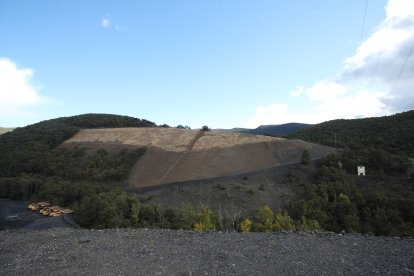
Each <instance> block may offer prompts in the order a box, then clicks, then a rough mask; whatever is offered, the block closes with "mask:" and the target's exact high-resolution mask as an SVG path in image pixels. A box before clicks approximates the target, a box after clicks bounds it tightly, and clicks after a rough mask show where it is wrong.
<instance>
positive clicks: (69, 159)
mask: <svg viewBox="0 0 414 276" xmlns="http://www.w3.org/2000/svg"><path fill="white" fill-rule="evenodd" d="M413 117H414V113H412V112H407V113H402V114H397V115H395V116H390V117H384V118H376V119H363V120H347V121H343V120H339V121H333V122H327V123H324V124H321V125H316V126H314V127H312V128H309V129H307V130H303V131H300V132H299V133H298V134H296V135H295V137H302V138H304V139H305V140H311V141H312V139H313V138H315V137H316V136H315V137H314V136H312V135H313V134H315V133H317V132H318V131H319V133H324V132H322V131H321V129H326V125H328V126H329V127H330V129H331V130H334V132H335V133H337V136H338V145H341V146H343V147H344V148H345V151H344V152H343V154H342V155H340V156H328V157H326V158H325V159H323V160H321V161H320V164H319V166H318V168H316V169H312V170H317V171H316V177H315V179H313V181H311V183H310V184H309V185H304V186H303V187H302V190H300V191H297V193H296V194H297V197H296V198H293V199H292V201H291V203H290V204H289V206H287V207H286V209H285V210H272V209H271V208H269V207H268V206H263V207H262V208H260V209H259V210H256V215H254V216H246V215H243V214H239V215H236V216H235V215H234V214H229V213H226V212H223V213H222V212H214V211H213V210H212V209H210V208H208V207H207V206H201V207H200V206H197V208H195V206H187V207H184V208H181V209H174V208H169V207H160V206H154V205H148V204H145V203H143V200H141V199H140V198H139V196H136V195H133V194H128V193H126V192H125V191H124V190H123V189H122V187H123V184H124V181H125V179H126V177H127V175H128V172H129V171H130V169H131V167H132V165H133V164H134V163H135V161H136V160H137V158H139V157H140V156H141V155H142V154H144V152H145V148H138V149H124V150H120V151H118V152H115V153H114V152H111V153H109V152H107V151H105V150H104V149H95V150H93V151H91V150H90V149H85V148H81V147H79V146H78V147H76V146H74V147H60V145H61V143H62V142H63V141H65V140H66V139H68V138H69V137H71V136H72V135H74V134H75V133H76V132H77V131H78V130H79V129H81V128H93V127H97V128H102V127H148V126H156V125H155V124H154V123H151V122H149V121H146V120H139V119H135V118H131V117H124V116H116V115H96V114H87V115H81V116H75V117H68V118H59V119H55V120H49V121H45V122H41V123H38V124H34V125H31V126H28V127H25V128H19V129H16V130H15V131H13V132H11V133H6V134H4V135H1V136H0V153H1V154H0V197H3V198H11V199H19V200H32V201H36V200H48V201H51V202H52V203H53V204H58V205H61V206H68V207H70V208H72V209H74V210H75V213H74V219H75V221H76V222H77V223H79V224H80V225H81V226H83V227H89V228H108V227H160V228H172V229H193V230H197V231H210V230H225V231H227V230H232V231H240V232H250V231H265V232H273V231H280V230H288V231H295V230H316V231H319V230H329V231H337V232H338V231H343V230H345V231H347V232H361V233H367V234H373V235H391V236H397V235H399V236H414V182H413V179H412V178H411V179H410V178H407V171H408V169H409V168H410V166H411V162H410V160H409V159H408V158H407V156H410V157H412V156H413V155H412V154H411V153H412V152H413V148H412V146H413V143H412V142H413V140H412V139H413V135H414V130H413V129H412V125H413V124H410V123H409V122H411V123H413V122H412V120H413V119H412V118H413ZM396 118H397V119H396ZM377 120H378V121H379V123H378V121H377ZM390 120H391V121H392V122H391V123H390ZM410 120H411V121H410ZM343 123H345V124H346V125H345V126H344V125H342V127H341V126H340V125H341V124H343ZM353 123H355V124H356V125H357V127H353V126H352V125H353ZM379 125H382V127H381V128H380V129H381V131H378V127H379ZM395 125H398V126H397V129H398V130H399V131H398V133H396V134H395V136H390V137H394V138H393V139H394V140H392V139H391V140H389V141H388V140H387V141H386V140H385V137H386V136H387V135H390V133H391V132H392V131H391V130H390V129H389V128H393V129H394V128H395ZM403 126H407V128H408V129H410V128H411V130H412V131H411V132H409V131H408V132H407V131H406V130H405V129H404V128H403ZM314 128H316V129H317V131H315V130H313V129H314ZM342 128H345V129H344V130H343V132H341V131H340V130H341V129H342ZM400 128H403V129H400ZM329 133H331V132H329ZM374 133H377V134H378V137H379V138H381V137H382V139H383V143H381V144H377V145H375V143H373V142H371V141H370V139H371V138H372V137H374V136H375V135H374ZM345 134H346V135H349V137H351V138H349V139H347V140H346V141H347V143H346V144H345V143H344V142H343V141H344V140H340V139H339V137H348V136H346V135H345ZM321 137H322V138H323V137H325V136H319V138H321ZM329 137H330V136H328V135H327V136H326V137H325V138H326V139H327V140H323V139H322V140H319V141H315V142H321V143H323V144H330V143H331V142H332V141H331V140H329V139H330V138H329ZM370 137H371V138H370ZM342 139H343V138H342ZM398 139H401V141H399V140H398ZM397 145H398V146H397ZM404 153H407V154H404ZM308 155H309V154H307V155H306V154H304V155H303V156H302V159H303V160H302V161H303V166H309V167H310V168H311V167H312V165H310V164H309V160H310V159H311V158H312V157H311V156H308ZM305 161H306V162H305ZM361 163H363V164H364V165H366V167H367V173H368V177H367V178H366V181H362V182H361V178H357V177H356V176H354V174H355V168H356V165H357V164H361ZM391 176H392V177H391ZM294 179H295V178H294V176H292V181H294Z"/></svg>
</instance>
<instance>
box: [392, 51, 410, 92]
mask: <svg viewBox="0 0 414 276" xmlns="http://www.w3.org/2000/svg"><path fill="white" fill-rule="evenodd" d="M413 50H414V44H413V46H412V47H411V49H410V51H409V52H408V55H407V56H406V58H405V61H404V63H403V65H402V66H401V69H400V72H399V73H398V76H397V78H396V79H395V81H394V84H393V85H392V88H391V91H390V94H392V92H393V91H394V88H395V87H396V86H397V83H398V81H399V80H400V77H401V75H402V72H403V71H404V69H405V66H406V65H407V62H408V60H409V59H410V57H411V54H412V53H413Z"/></svg>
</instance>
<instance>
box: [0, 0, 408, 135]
mask: <svg viewBox="0 0 414 276" xmlns="http://www.w3.org/2000/svg"><path fill="white" fill-rule="evenodd" d="M413 51H414V0H388V1H387V0H336V1H327V0H290V1H282V0H279V1H277V0H261V1H254V0H248V1H247V0H234V1H227V0H217V1H216V0H200V1H192V0H187V1H186V0H174V1H170V0H164V1H161V0H131V1H126V0H120V1H105V0H99V1H98V0H88V1H84V0H71V1H64V0H43V1H23V0H0V127H22V126H25V125H28V124H33V123H36V122H39V121H42V120H47V119H52V118H57V117H63V116H72V115H78V114H84V113H108V114H119V115H127V116H132V117H137V118H140V119H147V120H150V121H153V122H155V123H157V124H164V123H165V124H168V125H171V126H176V125H178V124H181V125H188V126H190V127H191V128H200V127H201V126H203V125H208V126H209V127H211V128H233V127H249V128H254V127H257V126H259V125H264V124H282V123H289V122H300V123H320V122H323V121H327V120H333V119H352V118H364V117H373V116H384V115H391V114H395V113H399V112H403V111H408V110H412V109H414V91H412V87H414V54H413V53H412V52H413Z"/></svg>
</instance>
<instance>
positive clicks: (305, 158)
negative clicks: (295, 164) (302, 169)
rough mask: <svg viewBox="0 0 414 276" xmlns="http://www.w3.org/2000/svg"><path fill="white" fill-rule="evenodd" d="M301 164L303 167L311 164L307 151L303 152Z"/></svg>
mask: <svg viewBox="0 0 414 276" xmlns="http://www.w3.org/2000/svg"><path fill="white" fill-rule="evenodd" d="M301 163H302V164H303V165H308V164H309V163H310V154H309V151H308V150H307V149H305V150H303V152H302V157H301Z"/></svg>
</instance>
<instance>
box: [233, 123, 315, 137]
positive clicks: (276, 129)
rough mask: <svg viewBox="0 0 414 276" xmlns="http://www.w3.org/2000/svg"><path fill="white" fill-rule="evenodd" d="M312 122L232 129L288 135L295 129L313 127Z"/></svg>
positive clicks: (242, 131)
mask: <svg viewBox="0 0 414 276" xmlns="http://www.w3.org/2000/svg"><path fill="white" fill-rule="evenodd" d="M311 126H312V125H310V124H301V123H287V124H281V125H262V126H259V127H257V128H255V129H246V128H245V129H243V128H242V129H232V131H236V132H240V133H248V134H259V135H278V136H283V135H288V134H291V133H293V132H295V131H299V130H302V129H306V128H308V127H311Z"/></svg>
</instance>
